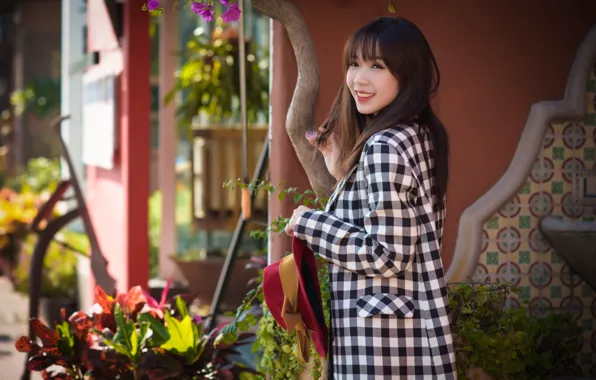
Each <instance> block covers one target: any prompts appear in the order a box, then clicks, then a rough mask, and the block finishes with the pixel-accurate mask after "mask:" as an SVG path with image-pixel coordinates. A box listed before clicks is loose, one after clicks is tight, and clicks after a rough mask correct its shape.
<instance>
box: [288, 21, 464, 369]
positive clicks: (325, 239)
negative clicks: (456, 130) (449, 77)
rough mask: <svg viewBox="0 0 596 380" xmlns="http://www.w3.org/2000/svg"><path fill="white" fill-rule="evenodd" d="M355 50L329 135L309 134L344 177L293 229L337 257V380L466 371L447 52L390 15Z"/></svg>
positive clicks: (333, 267)
mask: <svg viewBox="0 0 596 380" xmlns="http://www.w3.org/2000/svg"><path fill="white" fill-rule="evenodd" d="M344 55H345V64H346V67H345V72H346V80H345V83H343V85H342V87H341V89H340V92H339V94H338V96H337V99H336V100H335V103H334V105H333V107H332V110H331V112H330V115H329V117H328V119H327V120H326V121H325V123H324V124H323V125H322V127H321V128H320V131H321V132H322V133H321V135H320V136H318V137H317V136H316V134H315V136H314V137H313V136H312V135H309V136H307V138H309V141H311V143H312V144H313V145H316V146H317V147H318V148H319V150H320V151H321V152H322V153H323V155H324V157H325V163H326V164H327V168H328V169H329V172H330V173H331V174H332V175H333V176H334V177H335V178H336V179H337V180H338V184H337V185H336V188H335V191H334V192H333V194H332V195H331V197H330V199H329V201H328V204H327V207H326V209H325V211H314V210H311V209H309V208H307V207H304V206H300V207H298V208H297V209H296V210H294V213H293V215H292V217H291V219H290V221H289V224H288V227H287V228H286V233H288V234H289V235H292V236H295V237H297V238H299V239H301V240H304V241H305V242H306V243H307V245H308V246H309V247H310V248H311V249H312V250H313V251H314V252H315V253H316V254H318V255H319V256H321V257H322V258H324V259H325V260H327V261H328V262H329V264H330V265H329V276H330V278H329V279H330V287H331V295H332V301H331V315H332V317H331V347H330V348H331V350H330V352H331V354H330V370H329V374H330V378H334V379H336V380H340V379H455V378H456V369H455V355H454V350H453V341H452V337H451V330H450V327H449V309H448V299H447V291H446V287H445V280H444V272H443V264H442V261H441V256H440V254H441V237H442V234H443V221H444V217H445V192H446V187H447V178H448V140H447V133H446V131H445V128H444V126H443V125H442V123H441V122H440V121H439V119H438V118H437V117H436V116H435V114H434V112H433V110H432V108H431V106H430V98H431V96H432V95H433V94H434V93H435V92H436V90H437V87H438V83H439V73H438V68H437V65H436V62H435V59H434V57H433V54H432V52H431V49H430V47H429V45H428V43H427V41H426V39H425V37H424V36H423V34H422V32H421V31H420V30H419V29H418V28H417V27H416V26H415V25H414V24H413V23H412V22H410V21H408V20H405V19H396V18H388V17H386V18H380V19H377V20H375V21H372V22H371V23H369V24H367V25H365V26H364V27H362V28H361V29H360V30H358V31H357V32H356V33H355V34H354V36H352V38H350V40H349V41H348V43H347V44H346V48H345V54H344Z"/></svg>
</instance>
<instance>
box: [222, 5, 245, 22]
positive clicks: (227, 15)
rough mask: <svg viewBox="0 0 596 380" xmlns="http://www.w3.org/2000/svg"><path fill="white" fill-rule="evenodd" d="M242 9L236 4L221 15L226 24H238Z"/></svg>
mask: <svg viewBox="0 0 596 380" xmlns="http://www.w3.org/2000/svg"><path fill="white" fill-rule="evenodd" d="M240 12H241V10H240V8H238V4H236V3H234V4H232V5H230V7H229V8H228V9H227V10H226V11H225V12H224V13H223V14H222V15H221V18H222V19H223V20H224V22H236V21H238V19H239V18H240Z"/></svg>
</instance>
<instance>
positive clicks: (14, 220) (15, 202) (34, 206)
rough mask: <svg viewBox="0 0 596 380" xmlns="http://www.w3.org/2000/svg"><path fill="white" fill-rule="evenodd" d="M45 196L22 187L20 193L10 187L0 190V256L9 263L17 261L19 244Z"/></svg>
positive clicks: (12, 263)
mask: <svg viewBox="0 0 596 380" xmlns="http://www.w3.org/2000/svg"><path fill="white" fill-rule="evenodd" d="M46 198H47V193H46V194H41V195H40V194H36V193H33V192H31V191H29V189H28V188H26V187H25V188H23V189H22V191H21V192H20V193H17V192H15V191H13V190H11V189H8V188H3V189H1V190H0V258H1V259H2V260H4V262H5V263H7V264H9V265H14V264H16V262H17V256H18V252H19V246H20V244H21V242H22V240H23V239H24V238H25V237H26V236H27V233H28V231H27V225H28V224H29V223H31V221H32V220H33V218H34V217H35V215H37V211H38V209H39V207H40V206H41V205H42V204H43V202H44V201H45V200H46Z"/></svg>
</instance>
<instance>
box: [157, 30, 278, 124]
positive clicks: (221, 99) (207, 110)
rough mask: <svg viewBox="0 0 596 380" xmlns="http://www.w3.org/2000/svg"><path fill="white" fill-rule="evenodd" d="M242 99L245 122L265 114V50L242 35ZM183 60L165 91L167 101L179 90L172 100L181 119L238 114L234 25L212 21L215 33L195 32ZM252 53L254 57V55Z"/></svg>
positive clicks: (204, 120) (212, 119)
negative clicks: (244, 100)
mask: <svg viewBox="0 0 596 380" xmlns="http://www.w3.org/2000/svg"><path fill="white" fill-rule="evenodd" d="M245 49H246V53H247V61H246V83H247V86H246V91H247V93H246V102H247V118H248V123H249V124H251V123H255V122H257V121H258V120H259V114H262V115H263V116H264V117H265V118H266V117H267V109H268V106H269V97H268V91H269V71H268V67H267V62H268V58H269V57H268V56H267V55H266V51H257V48H256V47H255V45H254V44H253V43H252V42H251V41H246V47H245ZM181 56H182V62H183V64H182V66H181V67H180V69H179V70H178V71H177V72H176V73H175V76H176V78H175V84H174V87H173V88H172V89H171V90H170V91H169V92H168V93H167V94H166V96H165V103H166V104H169V103H170V102H171V101H172V100H173V99H174V98H175V96H177V95H179V96H181V98H182V99H181V103H180V104H179V105H177V114H178V117H179V121H180V125H181V126H182V127H183V128H184V130H188V128H191V127H192V125H193V123H194V122H195V120H197V119H198V120H200V123H201V124H207V125H209V124H212V125H213V124H222V123H223V122H225V121H229V120H235V121H236V122H237V121H238V120H239V115H240V100H239V99H240V77H239V75H240V74H239V70H238V61H239V55H238V34H237V32H236V29H235V27H234V26H230V25H224V23H223V22H222V20H218V21H217V27H216V28H215V31H214V33H212V34H211V35H207V34H205V33H200V34H197V35H194V36H193V37H192V38H191V39H190V40H189V41H188V42H187V43H186V47H185V49H184V50H183V52H182V54H181ZM256 57H259V59H257V58H256Z"/></svg>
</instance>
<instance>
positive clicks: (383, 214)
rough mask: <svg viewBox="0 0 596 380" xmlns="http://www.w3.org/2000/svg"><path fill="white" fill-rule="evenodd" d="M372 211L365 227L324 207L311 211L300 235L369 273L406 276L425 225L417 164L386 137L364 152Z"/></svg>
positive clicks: (330, 257)
mask: <svg viewBox="0 0 596 380" xmlns="http://www.w3.org/2000/svg"><path fill="white" fill-rule="evenodd" d="M363 160H364V162H363V171H364V173H363V174H364V179H365V183H366V187H367V194H368V200H363V201H365V202H366V201H368V206H369V211H368V212H367V213H366V214H365V216H364V223H363V226H362V227H360V226H355V225H353V224H350V223H346V222H344V221H342V220H340V219H339V218H337V217H336V216H334V215H332V214H330V213H327V212H323V211H306V212H304V213H302V215H300V217H299V218H298V219H297V221H296V224H295V226H294V236H295V237H297V238H299V239H302V240H304V241H305V242H306V243H307V245H308V246H309V247H310V248H311V249H312V250H313V252H315V253H317V254H318V255H319V256H321V257H323V258H324V259H326V260H327V261H329V262H331V263H333V264H335V265H339V266H341V267H343V268H345V269H347V270H349V271H353V272H356V273H359V274H362V275H365V276H371V277H374V276H383V277H392V276H399V275H401V274H402V273H403V272H404V271H405V270H406V269H408V267H409V266H410V265H411V264H412V262H413V260H414V257H415V251H416V243H417V241H418V238H419V234H420V230H419V225H418V216H417V211H416V206H415V203H416V198H417V194H418V182H417V180H416V178H415V177H414V175H413V173H412V168H411V167H410V166H409V164H408V163H407V161H406V160H405V159H404V158H403V157H402V155H401V154H400V153H399V152H398V151H397V149H396V148H395V147H393V146H391V145H389V144H387V143H384V142H374V143H372V144H371V145H370V146H369V147H368V148H366V151H365V153H364V158H363Z"/></svg>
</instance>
